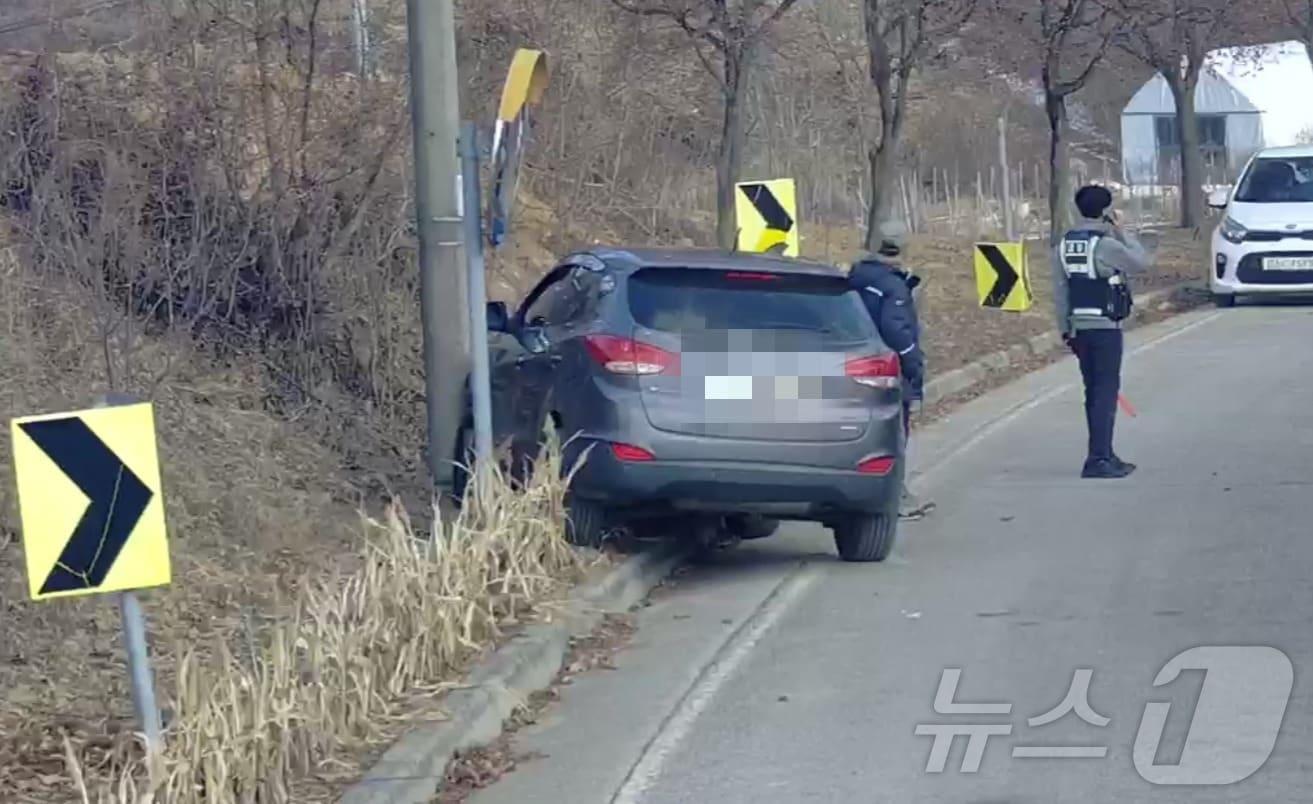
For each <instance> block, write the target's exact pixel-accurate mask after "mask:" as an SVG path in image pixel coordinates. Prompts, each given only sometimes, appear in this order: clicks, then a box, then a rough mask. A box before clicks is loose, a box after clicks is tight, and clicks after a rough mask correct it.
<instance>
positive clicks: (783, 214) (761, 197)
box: [742, 184, 793, 232]
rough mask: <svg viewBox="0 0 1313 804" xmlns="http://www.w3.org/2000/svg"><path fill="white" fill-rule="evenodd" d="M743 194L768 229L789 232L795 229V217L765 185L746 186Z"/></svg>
mask: <svg viewBox="0 0 1313 804" xmlns="http://www.w3.org/2000/svg"><path fill="white" fill-rule="evenodd" d="M742 189H743V194H744V195H746V196H747V197H748V200H749V201H751V202H752V206H753V207H754V208H755V209H756V210H757V213H758V214H759V215H761V219H762V220H764V221H766V228H767V229H775V230H777V231H781V232H787V231H789V230H790V229H792V228H793V216H792V215H790V214H789V211H788V210H787V209H785V208H784V205H783V204H781V203H780V202H779V200H778V199H776V198H775V194H774V193H772V192H771V191H770V188H769V187H767V186H766V185H764V184H745V185H743V187H742Z"/></svg>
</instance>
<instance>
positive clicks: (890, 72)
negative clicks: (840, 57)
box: [862, 0, 977, 249]
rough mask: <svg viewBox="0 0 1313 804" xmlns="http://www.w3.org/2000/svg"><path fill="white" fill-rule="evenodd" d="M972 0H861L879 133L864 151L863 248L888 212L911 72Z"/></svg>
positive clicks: (960, 21)
mask: <svg viewBox="0 0 1313 804" xmlns="http://www.w3.org/2000/svg"><path fill="white" fill-rule="evenodd" d="M976 5H977V0H864V2H863V6H862V9H863V20H864V23H865V29H866V50H867V55H868V59H869V62H868V74H869V77H870V81H871V85H872V86H873V87H874V88H875V92H876V95H877V97H878V98H879V99H880V134H879V138H878V139H877V140H876V142H875V143H874V144H873V145H872V146H871V148H870V151H869V153H868V159H869V160H870V169H871V204H870V209H869V210H868V212H867V220H866V241H865V242H866V248H867V249H873V248H875V246H876V245H877V244H878V242H879V229H880V223H881V222H882V221H883V220H884V219H885V218H886V217H887V216H888V214H889V208H890V199H891V198H892V195H893V193H892V189H893V183H894V168H895V167H896V166H897V163H898V149H899V145H900V142H901V138H902V133H903V122H904V119H905V114H906V111H907V98H908V90H909V85H910V83H911V80H912V77H913V76H914V75H915V74H916V72H917V70H919V69H920V67H921V66H922V64H923V63H924V62H925V61H926V60H927V58H928V57H931V56H933V55H934V51H935V49H936V48H943V47H945V46H946V42H947V40H948V38H949V36H950V35H951V34H952V33H954V32H957V31H959V30H960V29H961V27H962V26H963V25H965V24H966V22H967V21H968V20H969V19H970V17H971V15H972V13H973V12H974V11H975V8H976Z"/></svg>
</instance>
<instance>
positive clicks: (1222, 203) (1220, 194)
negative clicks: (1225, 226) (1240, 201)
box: [1208, 190, 1231, 209]
mask: <svg viewBox="0 0 1313 804" xmlns="http://www.w3.org/2000/svg"><path fill="white" fill-rule="evenodd" d="M1230 195H1231V194H1230V193H1228V192H1227V191H1226V190H1214V191H1212V192H1211V193H1209V194H1208V206H1210V207H1212V208H1213V209H1226V204H1227V201H1229V200H1230Z"/></svg>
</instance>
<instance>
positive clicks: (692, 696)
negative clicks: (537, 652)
mask: <svg viewBox="0 0 1313 804" xmlns="http://www.w3.org/2000/svg"><path fill="white" fill-rule="evenodd" d="M1220 315H1222V313H1221V312H1216V313H1213V314H1211V315H1208V316H1205V317H1203V318H1201V319H1199V320H1197V321H1193V322H1191V323H1189V324H1187V325H1185V326H1183V327H1180V328H1178V329H1174V330H1172V331H1171V332H1167V333H1164V334H1163V335H1160V336H1158V337H1156V338H1154V339H1152V340H1150V341H1148V342H1146V343H1143V344H1140V345H1139V346H1137V347H1135V348H1134V349H1132V350H1130V352H1129V353H1130V354H1131V355H1137V354H1140V353H1141V352H1144V351H1147V350H1149V349H1152V348H1154V347H1157V346H1159V345H1161V344H1163V343H1166V342H1167V341H1169V340H1171V339H1173V338H1175V337H1177V336H1179V335H1183V334H1185V333H1186V332H1189V331H1191V330H1193V329H1196V328H1198V327H1201V326H1203V325H1204V324H1207V323H1209V322H1210V321H1213V320H1215V319H1217V318H1218V317H1219V316H1220ZM1077 384H1078V383H1075V382H1067V383H1063V384H1062V385H1059V386H1057V387H1055V388H1051V389H1049V390H1048V391H1045V392H1044V393H1042V394H1039V395H1038V396H1036V397H1034V398H1033V399H1030V400H1027V401H1026V402H1023V403H1021V404H1020V405H1017V406H1016V407H1015V408H1013V409H1012V410H1010V411H1008V412H1007V413H1005V414H1003V415H1002V416H1000V417H998V418H997V419H995V420H994V421H992V422H990V423H989V424H987V425H985V426H984V427H982V428H980V430H978V431H977V432H976V433H975V434H974V435H973V436H971V437H970V438H968V439H967V440H966V441H964V442H962V443H961V444H960V445H958V446H957V447H956V448H954V449H953V450H952V451H951V452H949V453H948V454H946V455H944V456H943V457H941V458H940V459H939V460H938V461H936V462H935V463H934V464H933V465H932V466H930V467H929V468H927V469H926V470H925V471H924V472H922V473H921V475H920V477H921V478H922V482H925V481H924V478H925V477H927V476H929V475H931V474H933V473H934V472H937V471H939V470H940V469H942V468H943V467H944V466H946V465H948V463H950V462H951V461H952V460H954V459H955V458H958V457H960V456H961V455H962V454H963V453H965V452H966V451H967V450H969V449H971V448H972V447H974V446H975V445H977V444H979V443H980V442H981V441H983V440H984V439H986V438H988V437H989V436H990V435H991V434H993V433H994V432H996V431H997V430H999V429H1000V428H1002V427H1005V426H1007V425H1008V424H1009V423H1011V422H1013V421H1015V420H1016V419H1017V418H1018V417H1020V416H1022V415H1024V414H1025V413H1027V412H1029V411H1031V410H1033V409H1035V408H1036V407H1039V406H1040V405H1042V404H1044V403H1045V402H1047V401H1049V400H1050V399H1053V398H1054V397H1056V396H1058V395H1060V394H1063V393H1065V392H1067V391H1069V390H1071V389H1072V388H1074V387H1076V385H1077ZM818 577H820V571H819V570H818V569H817V568H816V567H815V566H814V565H811V564H801V565H799V566H798V567H797V568H796V569H794V570H793V571H792V572H790V573H789V575H787V576H785V578H784V580H782V581H781V582H780V584H779V585H778V586H776V587H775V589H774V590H773V591H772V592H771V593H770V595H769V596H768V597H767V598H766V600H765V601H764V602H763V603H762V604H761V606H760V607H759V608H758V609H757V610H756V611H755V612H753V614H752V616H751V617H749V618H748V619H747V620H745V621H744V622H743V624H742V625H740V626H739V628H738V630H737V631H735V632H734V634H732V635H731V636H730V638H729V639H728V640H727V641H726V642H725V644H724V645H723V646H721V648H720V650H718V651H717V652H716V656H715V658H713V659H712V660H711V662H710V663H709V664H708V665H707V666H706V667H704V668H703V669H702V670H701V671H700V672H699V673H698V676H697V678H696V679H695V680H694V682H693V685H692V686H691V687H689V689H688V691H687V692H685V693H684V695H683V697H682V698H680V700H679V703H678V704H676V705H675V708H674V710H673V711H672V712H671V713H670V714H669V715H668V716H667V717H666V719H665V720H664V721H662V723H661V725H660V726H659V727H658V728H657V731H656V734H655V735H653V737H652V739H651V740H649V741H648V743H647V745H646V746H645V747H644V748H643V752H642V754H641V755H640V756H639V757H638V759H637V761H635V762H634V765H633V767H631V768H630V770H629V773H628V775H626V777H625V781H624V784H622V785H621V786H620V789H619V790H618V791H616V793H615V795H613V796H612V797H611V804H641V802H642V800H643V797H644V796H645V795H646V793H647V792H648V791H649V790H650V789H652V787H653V785H655V784H656V783H657V781H658V780H659V779H660V778H661V775H662V773H663V772H664V771H665V767H666V764H667V763H668V762H669V761H670V758H671V757H672V756H673V755H674V753H675V752H676V751H677V750H679V748H680V746H681V745H682V744H683V742H684V740H685V739H686V738H687V737H688V735H689V733H690V732H692V730H693V726H694V724H695V723H696V722H697V719H698V717H700V716H701V715H702V713H703V711H705V710H706V708H707V706H708V705H710V704H711V701H712V700H713V699H714V698H715V696H716V694H717V693H718V692H719V691H720V689H721V688H722V687H723V686H724V685H725V683H726V682H728V681H729V680H730V679H731V678H733V676H734V674H735V673H736V672H738V669H739V667H740V665H742V664H743V662H744V660H746V659H747V658H748V657H749V656H750V655H751V654H752V651H753V649H755V648H756V647H757V644H758V643H759V642H760V641H761V640H762V639H763V638H764V637H765V636H766V634H767V633H768V632H769V631H770V630H771V628H773V627H774V626H775V624H776V623H777V622H779V620H780V618H781V617H783V616H784V614H785V613H787V612H788V611H789V609H791V608H792V607H793V605H794V604H795V603H797V602H798V601H799V600H800V599H801V598H802V596H803V594H804V593H806V591H807V590H808V589H809V588H810V587H811V585H812V584H813V583H815V581H816V579H817V578H818Z"/></svg>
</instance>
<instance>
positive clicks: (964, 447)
mask: <svg viewBox="0 0 1313 804" xmlns="http://www.w3.org/2000/svg"><path fill="white" fill-rule="evenodd" d="M1222 315H1223V313H1222V312H1221V311H1220V310H1219V311H1217V312H1214V313H1210V314H1209V315H1206V316H1204V317H1203V318H1200V319H1199V320H1197V321H1192V322H1190V323H1189V324H1186V325H1185V326H1182V327H1179V328H1177V329H1174V330H1172V331H1171V332H1166V333H1163V334H1162V335H1159V336H1158V337H1156V338H1154V339H1152V340H1150V341H1146V342H1145V343H1142V344H1140V345H1139V346H1137V347H1135V348H1134V349H1131V350H1130V352H1129V354H1130V355H1132V356H1134V355H1138V354H1140V353H1141V352H1145V351H1148V350H1149V349H1153V348H1156V347H1158V346H1161V345H1162V344H1164V343H1166V342H1167V341H1170V340H1172V339H1173V338H1175V337H1177V336H1179V335H1184V334H1185V333H1187V332H1190V331H1191V330H1194V329H1197V328H1199V327H1202V326H1203V325H1204V324H1207V323H1209V322H1211V321H1215V320H1216V319H1217V318H1219V317H1220V316H1222ZM1079 385H1080V383H1079V382H1076V381H1070V382H1065V383H1062V384H1061V385H1058V386H1056V387H1054V388H1050V389H1049V390H1047V391H1045V392H1044V393H1042V394H1040V395H1038V396H1036V397H1032V398H1031V399H1028V400H1026V401H1025V402H1022V403H1021V404H1019V405H1017V406H1016V407H1014V408H1012V409H1011V410H1009V411H1008V412H1007V413H1004V414H1003V415H1002V416H999V417H998V418H997V419H994V420H993V421H991V422H989V423H988V424H986V425H985V426H983V427H981V428H980V429H979V430H977V431H976V432H975V434H974V435H972V436H971V437H970V438H968V439H967V440H966V441H963V442H962V443H961V444H958V445H957V446H956V447H954V448H953V449H952V450H950V451H949V452H948V453H947V454H945V455H942V456H940V458H939V460H937V461H935V462H934V463H933V464H931V465H930V466H928V467H926V468H925V469H924V470H923V471H921V472H918V473H917V475H916V479H917V482H918V483H919V484H922V485H924V486H930V485H932V481H931V480H929V478H931V477H933V476H934V475H935V473H937V472H939V471H940V470H942V469H943V468H944V467H946V466H947V465H948V464H949V463H950V462H952V461H953V460H955V459H957V458H959V457H961V456H962V455H963V454H964V453H966V452H967V451H968V450H970V449H972V448H973V447H975V446H976V445H977V444H979V443H980V442H981V441H984V440H985V439H986V438H988V437H990V436H991V435H993V434H994V433H996V432H998V431H999V430H1001V429H1002V428H1004V427H1007V426H1008V425H1009V424H1011V423H1012V422H1014V421H1016V420H1017V419H1018V418H1020V417H1021V416H1023V415H1025V414H1026V413H1029V412H1030V411H1032V410H1034V409H1035V408H1037V407H1039V406H1040V405H1043V404H1044V403H1045V402H1048V401H1049V400H1051V399H1053V398H1055V397H1058V396H1061V395H1062V394H1065V393H1067V392H1068V391H1070V390H1072V389H1073V388H1076V387H1078V386H1079Z"/></svg>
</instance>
